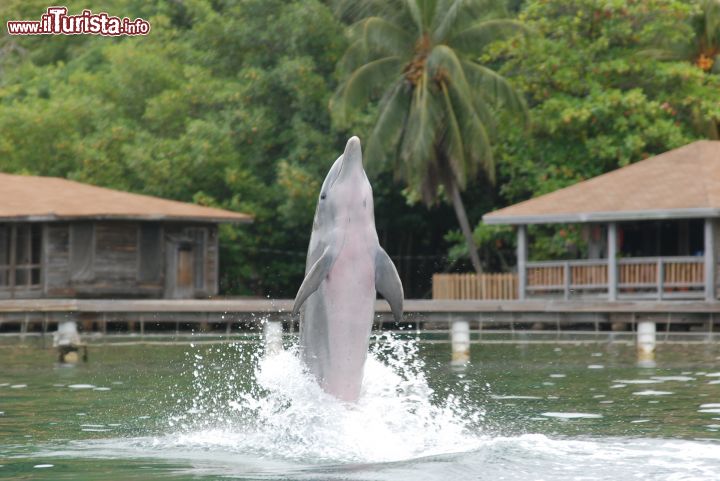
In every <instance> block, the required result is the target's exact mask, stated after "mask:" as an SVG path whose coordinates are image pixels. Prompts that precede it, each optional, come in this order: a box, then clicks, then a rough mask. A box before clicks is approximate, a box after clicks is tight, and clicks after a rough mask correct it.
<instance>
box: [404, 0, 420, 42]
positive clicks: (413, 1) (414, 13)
mask: <svg viewBox="0 0 720 481" xmlns="http://www.w3.org/2000/svg"><path fill="white" fill-rule="evenodd" d="M403 3H404V4H405V9H406V10H407V12H408V14H409V15H410V18H411V19H412V21H413V24H414V25H415V27H416V28H417V33H418V35H422V33H423V30H424V25H423V15H422V11H421V10H420V6H419V5H418V3H417V0H403Z"/></svg>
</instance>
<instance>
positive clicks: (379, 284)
mask: <svg viewBox="0 0 720 481" xmlns="http://www.w3.org/2000/svg"><path fill="white" fill-rule="evenodd" d="M375 289H377V291H378V292H379V293H380V295H381V296H383V297H384V298H385V300H386V301H388V304H390V310H391V311H392V313H393V316H394V317H395V321H396V322H398V321H400V319H402V315H403V296H404V295H403V287H402V282H400V276H398V273H397V269H395V264H393V261H392V260H391V259H390V256H389V255H387V252H385V251H384V250H383V248H382V247H378V250H377V253H376V254H375Z"/></svg>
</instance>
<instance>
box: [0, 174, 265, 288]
mask: <svg viewBox="0 0 720 481" xmlns="http://www.w3.org/2000/svg"><path fill="white" fill-rule="evenodd" d="M251 221H252V218H251V217H250V216H249V215H247V214H242V213H238V212H230V211H227V210H222V209H214V208H209V207H202V206H199V205H194V204H188V203H183V202H176V201H171V200H166V199H160V198H157V197H151V196H146V195H138V194H130V193H127V192H120V191H116V190H111V189H105V188H101V187H95V186H92V185H87V184H82V183H79V182H73V181H70V180H66V179H60V178H53V177H35V176H21V175H9V174H0V299H10V298H47V297H91V298H92V297H105V298H107V297H113V298H176V299H182V298H198V297H207V296H212V295H215V294H217V292H218V262H219V259H218V253H219V252H218V224H219V223H223V222H232V223H246V222H251Z"/></svg>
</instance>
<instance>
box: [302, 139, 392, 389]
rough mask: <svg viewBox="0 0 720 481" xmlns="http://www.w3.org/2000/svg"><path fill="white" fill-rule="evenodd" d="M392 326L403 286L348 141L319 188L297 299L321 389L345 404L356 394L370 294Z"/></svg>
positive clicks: (357, 154)
mask: <svg viewBox="0 0 720 481" xmlns="http://www.w3.org/2000/svg"><path fill="white" fill-rule="evenodd" d="M376 289H377V291H378V292H379V293H380V294H381V295H382V296H383V297H384V298H385V299H386V300H387V301H388V303H389V304H390V308H391V310H392V313H393V315H394V316H395V320H396V321H399V320H400V318H401V317H402V311H403V288H402V284H401V282H400V278H399V277H398V273H397V270H396V269H395V266H394V265H393V263H392V261H391V260H390V257H389V256H388V255H387V253H386V252H385V251H384V250H383V249H382V247H380V244H379V242H378V236H377V232H376V231H375V213H374V210H373V197H372V187H370V182H369V181H368V178H367V175H365V170H364V169H363V165H362V151H361V148H360V139H358V138H357V137H352V138H351V139H350V140H348V142H347V145H346V146H345V152H344V153H343V155H341V156H340V157H339V158H338V159H337V160H336V161H335V163H334V164H333V166H332V168H331V169H330V172H328V175H327V177H325V181H324V182H323V185H322V188H321V190H320V197H319V199H318V205H317V209H316V211H315V221H314V223H313V230H312V235H311V237H310V246H309V247H308V255H307V262H306V265H305V279H304V280H303V283H302V285H301V286H300V289H299V291H298V293H297V296H296V297H295V305H294V306H293V313H294V314H295V313H297V312H298V311H299V310H300V311H301V314H300V346H301V349H302V356H303V360H304V361H305V364H306V365H307V367H308V369H309V370H310V372H312V374H313V375H315V377H316V378H317V380H318V382H319V383H320V386H322V388H323V389H324V390H325V391H326V392H328V393H330V394H332V395H334V396H335V397H337V398H338V399H341V400H344V401H355V400H357V399H358V397H359V396H360V388H361V386H362V379H363V367H364V365H365V359H366V358H367V352H368V345H369V339H370V331H371V329H372V321H373V316H374V314H375V290H376Z"/></svg>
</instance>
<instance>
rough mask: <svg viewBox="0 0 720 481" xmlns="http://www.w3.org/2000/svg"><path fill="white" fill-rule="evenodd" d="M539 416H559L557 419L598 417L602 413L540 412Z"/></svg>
mask: <svg viewBox="0 0 720 481" xmlns="http://www.w3.org/2000/svg"><path fill="white" fill-rule="evenodd" d="M541 416H546V417H549V418H559V419H600V418H601V417H602V414H592V413H555V412H548V413H542V414H541Z"/></svg>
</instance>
